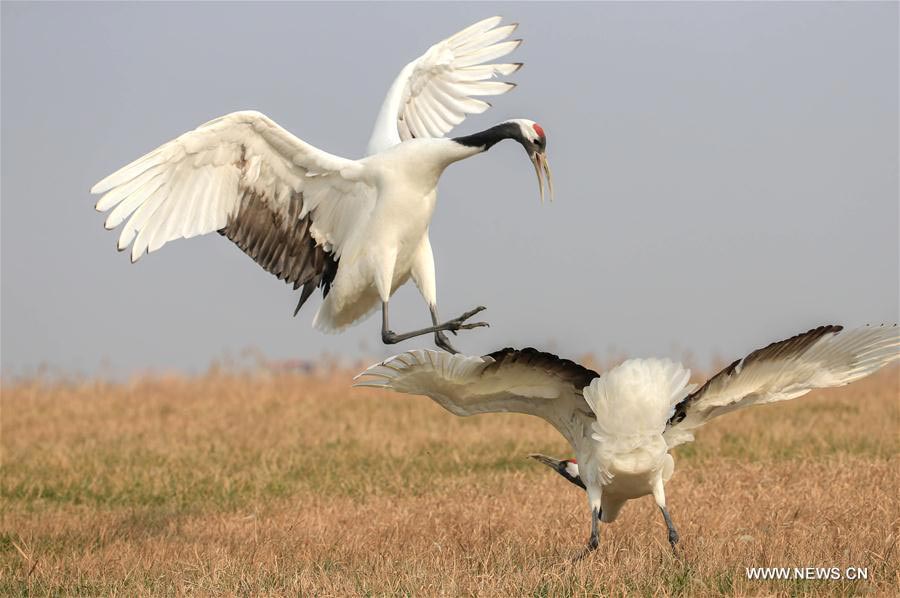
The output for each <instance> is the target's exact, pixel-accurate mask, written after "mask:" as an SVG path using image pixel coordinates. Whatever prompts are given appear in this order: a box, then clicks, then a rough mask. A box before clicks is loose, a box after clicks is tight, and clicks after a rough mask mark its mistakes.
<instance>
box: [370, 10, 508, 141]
mask: <svg viewBox="0 0 900 598" xmlns="http://www.w3.org/2000/svg"><path fill="white" fill-rule="evenodd" d="M501 20H502V19H501V18H500V17H491V18H489V19H484V20H482V21H479V22H477V23H475V24H474V25H470V26H468V27H466V28H465V29H463V30H462V31H459V32H457V33H455V34H453V35H451V36H450V37H448V38H447V39H444V40H441V41H439V42H438V43H436V44H434V45H433V46H431V47H430V48H428V50H427V51H426V52H425V53H424V54H422V55H421V56H419V57H418V58H416V59H415V60H413V61H412V62H410V63H409V64H407V65H406V66H405V67H403V70H401V71H400V74H399V75H398V76H397V78H396V79H395V80H394V83H393V84H392V85H391V88H390V89H389V90H388V93H387V96H386V97H385V99H384V103H383V104H382V106H381V110H380V112H379V113H378V118H377V119H376V121H375V128H374V130H373V131H372V137H371V138H370V139H369V149H368V151H369V154H370V155H371V154H375V153H378V152H381V151H384V150H386V149H388V148H389V147H392V146H394V145H397V144H398V143H400V142H401V141H406V140H407V139H413V138H420V137H443V136H444V134H445V133H447V132H448V131H449V130H450V129H452V128H453V127H455V126H456V125H458V124H459V123H461V122H462V121H463V120H464V119H465V118H466V115H468V114H480V113H482V112H484V111H485V110H487V109H488V108H490V104H488V103H487V102H485V101H482V100H479V99H476V98H475V96H492V95H499V94H503V93H506V92H507V91H509V90H510V89H512V88H513V87H515V84H513V83H506V82H504V81H492V80H491V79H493V78H494V77H497V76H500V75H503V76H505V75H511V74H512V73H514V72H516V71H517V70H519V69H520V68H521V67H522V64H521V63H513V64H485V63H487V62H489V61H491V60H495V59H497V58H500V57H501V56H505V55H506V54H509V53H510V52H512V51H513V50H515V49H516V48H518V47H519V44H521V43H522V40H518V39H517V40H507V39H506V38H507V37H509V36H510V35H511V34H512V32H513V31H515V30H516V27H517V25H515V24H512V25H504V26H503V27H497V25H499V24H500V21H501Z"/></svg>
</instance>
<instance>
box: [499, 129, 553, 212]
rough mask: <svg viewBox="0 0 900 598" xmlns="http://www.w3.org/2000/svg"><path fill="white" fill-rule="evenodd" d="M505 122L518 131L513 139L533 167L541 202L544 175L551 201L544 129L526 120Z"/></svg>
mask: <svg viewBox="0 0 900 598" xmlns="http://www.w3.org/2000/svg"><path fill="white" fill-rule="evenodd" d="M507 122H509V123H512V124H515V125H516V126H517V127H518V129H519V130H518V135H515V139H516V141H518V142H519V143H521V144H522V147H524V148H525V151H526V152H527V153H528V157H529V158H530V159H531V163H532V164H533V165H534V172H535V174H537V178H538V185H539V186H540V189H541V202H543V201H544V175H545V174H546V175H547V191H549V193H550V200H551V201H552V200H553V175H552V174H551V173H550V162H548V161H547V135H546V134H545V133H544V128H543V127H541V125H539V124H537V123H536V122H534V121H533V120H528V119H527V118H516V119H513V120H510V121H507Z"/></svg>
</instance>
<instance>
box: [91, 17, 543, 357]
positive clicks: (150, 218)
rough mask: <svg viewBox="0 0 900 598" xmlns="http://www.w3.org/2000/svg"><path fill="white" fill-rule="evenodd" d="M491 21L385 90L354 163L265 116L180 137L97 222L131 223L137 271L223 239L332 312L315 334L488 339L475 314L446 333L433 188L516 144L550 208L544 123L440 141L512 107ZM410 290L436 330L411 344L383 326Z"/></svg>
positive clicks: (137, 173) (125, 182) (505, 29)
mask: <svg viewBox="0 0 900 598" xmlns="http://www.w3.org/2000/svg"><path fill="white" fill-rule="evenodd" d="M500 20H501V19H500V18H499V17H493V18H490V19H485V20H483V21H480V22H478V23H475V24H474V25H471V26H469V27H467V28H466V29H463V30H462V31H460V32H458V33H456V34H454V35H452V36H450V37H448V38H447V39H445V40H443V41H441V42H438V43H437V44H435V45H434V46H432V47H431V48H429V49H428V51H427V52H425V53H424V54H423V55H422V56H420V57H419V58H417V59H416V60H414V61H412V62H410V63H409V64H408V65H406V66H405V67H404V68H403V70H402V71H401V72H400V75H399V76H398V77H397V79H396V81H394V83H393V85H391V87H390V90H389V91H388V94H387V97H386V98H385V101H384V104H383V106H382V108H381V111H380V113H379V116H378V119H377V122H376V123H375V129H374V131H373V133H372V137H371V139H370V141H369V152H370V155H369V156H368V157H365V158H363V159H360V160H350V159H346V158H341V157H339V156H335V155H332V154H329V153H327V152H324V151H322V150H320V149H318V148H316V147H313V146H312V145H310V144H308V143H306V142H305V141H303V140H301V139H299V138H297V137H295V136H294V135H292V134H291V133H289V132H288V131H286V130H285V129H283V128H281V127H280V126H278V124H276V123H275V122H274V121H272V120H271V119H270V118H268V117H267V116H265V115H264V114H260V113H259V112H252V111H244V112H235V113H232V114H227V115H225V116H222V117H219V118H217V119H215V120H212V121H210V122H208V123H206V124H204V125H201V126H200V127H198V128H197V129H195V130H193V131H190V132H188V133H185V134H183V135H181V136H180V137H178V138H176V139H174V140H173V141H170V142H168V143H166V144H164V145H162V146H160V147H158V148H157V149H155V150H153V151H152V152H150V153H149V154H147V155H145V156H143V157H141V158H138V159H137V160H135V161H134V162H132V163H131V164H129V165H127V166H125V167H123V168H121V169H120V170H118V171H116V172H115V173H113V174H111V175H110V176H108V177H106V178H105V179H103V180H102V181H100V182H99V183H97V184H96V185H94V187H93V188H92V189H91V192H92V193H98V194H99V193H102V194H104V195H103V197H101V198H100V200H99V201H98V202H97V205H96V207H97V210H99V211H101V212H105V211H108V210H112V211H111V212H110V214H109V216H108V217H107V219H106V228H108V229H113V228H116V227H117V226H119V225H120V224H122V223H123V222H124V223H125V226H124V227H123V229H122V232H121V235H120V236H119V241H118V247H119V250H125V249H126V248H127V247H128V246H129V245H130V246H131V259H132V261H136V260H137V259H138V258H140V257H141V256H142V255H143V254H144V253H145V252H147V253H152V252H154V251H156V250H157V249H159V248H160V247H162V246H163V245H165V244H166V243H168V242H169V241H173V240H175V239H181V238H190V237H193V236H195V235H202V234H206V233H211V232H215V231H218V232H219V233H221V234H222V235H224V236H226V237H228V238H229V239H230V240H231V241H233V242H234V243H235V244H236V245H237V246H238V247H240V248H241V249H242V250H243V251H244V252H245V253H246V254H247V255H249V256H250V257H251V258H252V259H253V260H255V261H256V262H257V263H258V264H259V265H260V266H262V267H263V268H265V269H266V270H267V271H268V272H270V273H272V274H274V275H275V276H277V277H278V278H279V279H281V280H284V281H285V282H287V283H289V284H293V285H294V289H297V288H300V287H302V290H301V292H300V297H299V301H298V303H297V308H296V309H295V311H294V314H295V315H296V313H297V311H299V309H300V308H301V307H302V306H303V304H304V302H305V301H306V300H307V299H308V298H309V297H310V295H311V294H312V293H313V291H315V289H316V288H321V289H322V294H323V296H324V301H323V303H322V305H321V307H320V308H319V311H318V313H317V314H316V316H315V319H314V321H313V325H314V326H315V327H316V328H318V329H320V330H322V331H326V332H337V331H340V330H342V329H344V328H346V327H347V326H350V325H352V324H355V323H357V322H359V321H360V320H361V319H363V318H364V317H366V316H368V315H369V314H371V313H372V312H373V311H375V310H376V309H377V308H378V307H381V311H382V329H381V337H382V340H383V341H384V342H385V343H389V344H390V343H397V342H400V341H403V340H406V339H408V338H412V337H414V336H419V335H423V334H430V333H433V334H434V337H435V343H436V344H437V345H438V346H439V347H441V348H444V349H446V350H448V351H451V352H455V349H454V348H453V347H452V346H451V345H450V343H449V341H448V339H447V337H446V336H445V335H444V331H451V332H454V333H455V332H456V331H457V330H460V329H469V328H475V327H478V326H485V325H486V324H485V323H484V322H475V323H467V322H466V320H468V319H469V318H471V317H472V316H473V315H475V314H476V313H478V312H479V311H481V310H483V309H484V308H483V307H477V308H475V309H473V310H470V311H468V312H466V313H464V314H463V315H461V316H460V317H458V318H454V319H452V320H448V321H446V322H440V321H439V317H438V311H437V290H436V287H435V272H434V258H433V257H432V252H431V244H430V242H429V240H428V227H429V224H430V222H431V216H432V213H433V212H434V207H435V201H436V187H437V183H438V179H439V178H440V176H441V173H442V172H443V171H444V169H445V168H447V167H448V166H449V165H450V164H452V163H454V162H457V161H459V160H463V159H465V158H469V157H471V156H474V155H476V154H480V153H482V152H485V151H487V150H489V149H490V148H491V147H493V146H494V145H495V144H496V143H498V142H499V141H502V140H504V139H512V140H515V141H517V142H518V143H520V144H521V145H522V147H524V148H525V151H526V152H527V153H528V155H529V157H530V158H531V161H532V163H533V164H534V168H535V170H536V171H537V174H538V184H539V186H540V190H541V199H542V200H543V197H544V181H543V177H542V175H543V174H546V176H547V183H546V184H547V187H548V190H549V191H550V193H551V194H552V189H553V187H552V180H551V178H550V176H551V175H550V168H549V165H548V163H547V160H546V147H547V145H546V137H545V135H544V131H543V129H542V128H541V127H540V125H538V124H537V123H535V122H533V121H530V120H524V119H515V120H509V121H506V122H503V123H501V124H499V125H496V126H494V127H491V128H489V129H487V130H485V131H481V132H480V133H475V134H473V135H468V136H464V137H456V138H453V139H448V138H444V137H443V135H444V134H445V133H447V132H448V131H449V130H450V129H451V128H453V127H454V126H455V125H457V124H459V123H460V122H462V121H463V119H465V117H466V115H468V114H474V113H480V112H483V111H484V110H486V109H487V108H488V107H489V104H488V103H486V102H484V101H482V100H479V99H476V98H475V97H474V96H488V95H498V94H502V93H505V92H507V91H509V90H510V89H512V88H513V87H514V84H512V83H506V82H501V81H494V80H493V79H494V77H496V76H505V75H510V74H512V73H514V72H515V71H517V70H518V69H519V68H520V67H521V66H522V65H521V64H520V63H509V64H486V63H489V62H490V61H492V60H495V59H497V58H499V57H501V56H504V55H506V54H508V53H509V52H511V51H513V50H514V49H515V48H517V47H518V46H519V44H520V43H521V40H507V38H508V37H509V36H510V34H511V33H512V32H513V31H514V30H515V28H516V25H515V24H513V25H505V26H498V25H499V24H500ZM410 277H411V278H412V279H413V280H414V281H415V283H416V285H417V286H418V287H419V289H420V291H421V293H422V296H423V297H424V299H425V302H426V303H427V304H428V309H429V311H430V314H431V321H432V324H433V325H432V326H429V327H427V328H422V329H421V330H415V331H412V332H407V333H403V334H397V333H395V332H393V331H392V330H391V328H390V325H389V323H388V302H389V300H390V297H391V295H392V294H393V293H394V291H396V290H397V288H399V287H400V286H401V285H403V284H404V283H406V282H407V281H408V280H409V279H410Z"/></svg>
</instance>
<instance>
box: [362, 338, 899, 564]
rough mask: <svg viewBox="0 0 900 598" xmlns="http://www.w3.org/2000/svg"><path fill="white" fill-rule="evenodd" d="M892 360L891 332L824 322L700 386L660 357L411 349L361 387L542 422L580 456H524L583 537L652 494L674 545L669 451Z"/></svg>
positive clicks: (368, 374)
mask: <svg viewBox="0 0 900 598" xmlns="http://www.w3.org/2000/svg"><path fill="white" fill-rule="evenodd" d="M898 359H900V334H898V329H897V327H896V326H891V327H885V326H881V327H865V328H858V329H855V330H848V331H843V330H842V327H840V326H820V327H819V328H815V329H813V330H810V331H808V332H806V333H803V334H799V335H797V336H794V337H791V338H789V339H787V340H784V341H779V342H776V343H772V344H771V345H768V346H767V347H764V348H762V349H758V350H757V351H753V352H752V353H750V354H748V355H747V356H746V357H744V358H743V359H739V360H737V361H735V362H734V363H732V364H731V365H729V366H728V367H727V368H725V369H724V370H722V371H721V372H719V373H718V374H716V375H715V376H713V377H712V378H710V379H709V380H708V381H707V382H706V383H705V384H704V385H703V386H701V387H699V388H697V385H695V384H690V383H689V379H690V371H689V370H688V369H686V368H684V367H683V366H681V365H680V364H678V363H675V362H673V361H670V360H668V359H631V360H628V361H626V362H624V363H622V364H620V365H618V366H616V367H615V368H612V369H611V370H609V371H607V372H605V373H603V374H598V373H597V372H595V371H593V370H589V369H587V368H585V367H583V366H580V365H578V364H576V363H574V362H572V361H569V360H565V359H560V358H559V357H557V356H555V355H551V354H549V353H543V352H540V351H537V350H535V349H523V350H514V349H503V350H501V351H497V352H495V353H491V354H490V355H485V356H484V357H465V356H462V355H449V354H447V353H441V352H436V351H422V350H419V351H410V352H407V353H403V354H400V355H397V356H395V357H392V358H390V359H387V360H385V361H384V362H382V363H380V364H376V365H374V366H372V367H370V368H369V369H367V370H365V371H364V372H362V373H361V374H360V375H359V376H357V379H358V380H359V381H358V382H357V386H369V387H374V388H385V389H390V390H393V391H396V392H402V393H410V394H423V395H426V396H429V397H431V398H432V399H433V400H434V401H436V402H437V403H439V404H440V405H442V406H443V407H445V408H446V409H447V410H449V411H451V412H452V413H454V414H456V415H460V416H467V415H474V414H478V413H492V412H514V413H523V414H527V415H533V416H536V417H540V418H542V419H544V420H546V421H547V422H549V423H550V424H551V425H552V426H553V427H555V428H556V429H557V430H559V432H560V433H561V434H562V435H563V436H564V437H565V438H566V440H567V441H568V442H569V443H570V444H571V446H572V449H573V451H574V453H575V456H576V459H572V460H565V461H560V460H558V459H553V458H551V457H546V456H544V455H532V456H533V457H535V458H537V459H538V460H539V461H541V462H543V463H545V464H546V465H549V466H550V467H552V468H553V469H555V470H556V471H557V472H558V473H559V474H560V475H562V476H563V477H565V478H566V479H567V480H569V481H570V482H572V483H573V484H576V485H578V486H580V487H582V488H584V489H585V490H586V491H587V498H588V503H589V506H590V509H591V517H592V519H591V537H590V540H589V542H588V546H587V548H586V549H585V551H584V552H582V553H581V555H579V556H583V555H584V554H586V553H587V552H590V551H591V550H594V549H596V548H597V546H598V543H599V531H598V524H599V523H600V522H601V521H602V522H604V523H610V522H612V521H615V519H616V517H618V515H619V512H620V510H621V508H622V506H623V505H624V504H625V503H626V502H627V501H628V500H632V499H635V498H640V497H642V496H646V495H653V497H654V500H655V501H656V504H657V505H658V506H659V508H660V510H661V511H662V514H663V517H664V519H665V522H666V526H667V528H668V533H669V542H670V543H671V544H672V546H673V548H674V546H675V544H676V542H677V541H678V534H677V532H676V531H675V527H674V524H673V523H672V520H671V518H670V516H669V512H668V509H667V507H666V495H665V483H666V482H667V481H668V480H669V479H670V478H671V476H672V474H673V472H674V468H675V462H674V459H673V458H672V456H671V455H670V454H669V451H670V450H671V449H672V448H673V447H675V446H678V445H679V444H682V443H684V442H689V441H691V440H693V433H694V431H695V430H696V428H698V427H699V426H701V425H703V424H705V423H706V422H708V421H709V420H711V419H713V418H715V417H718V416H720V415H724V414H726V413H730V412H731V411H734V410H736V409H741V408H744V407H748V406H751V405H755V404H763V403H771V402H776V401H785V400H790V399H794V398H797V397H800V396H802V395H804V394H806V393H808V392H809V391H810V390H812V389H814V388H827V387H832V386H843V385H845V384H849V383H851V382H853V381H855V380H858V379H860V378H863V377H865V376H868V375H869V374H871V373H873V372H875V371H876V370H878V369H880V368H882V367H884V366H886V365H888V364H890V363H892V362H894V361H896V360H898Z"/></svg>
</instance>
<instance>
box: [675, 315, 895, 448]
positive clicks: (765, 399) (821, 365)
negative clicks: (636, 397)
mask: <svg viewBox="0 0 900 598" xmlns="http://www.w3.org/2000/svg"><path fill="white" fill-rule="evenodd" d="M842 330H843V328H842V327H841V326H820V327H819V328H815V329H813V330H810V331H808V332H805V333H803V334H798V335H797V336H794V337H792V338H789V339H787V340H783V341H779V342H777V343H772V344H771V345H769V346H767V347H764V348H762V349H759V350H756V351H754V352H753V353H750V354H749V355H747V356H746V357H744V358H743V359H739V360H737V361H735V362H734V363H732V364H731V365H729V366H728V367H726V368H725V369H724V370H722V371H721V372H719V373H718V374H716V375H715V376H713V377H712V378H710V379H709V380H708V381H707V382H706V384H704V385H703V386H701V387H700V388H699V389H698V390H697V391H695V392H693V393H691V394H689V395H688V396H687V397H685V399H684V400H683V401H681V402H680V403H679V404H678V405H676V406H675V413H674V414H673V415H672V417H671V418H670V419H669V422H668V425H667V428H666V431H665V434H664V437H665V439H666V442H667V444H668V445H669V446H670V447H672V446H676V445H678V444H681V443H683V442H689V441H691V440H693V438H694V437H693V434H692V432H693V430H694V429H695V428H697V427H699V426H701V425H703V424H704V423H706V422H707V421H709V420H710V419H712V418H714V417H717V416H719V415H723V414H725V413H729V412H731V411H734V410H735V409H741V408H743V407H749V406H750V405H756V404H760V403H773V402H775V401H787V400H789V399H795V398H797V397H800V396H802V395H804V394H806V393H808V392H809V391H810V390H812V389H814V388H828V387H831V386H843V385H845V384H849V383H851V382H853V381H855V380H859V379H860V378H863V377H865V376H868V375H869V374H871V373H872V372H874V371H876V370H878V369H879V368H881V367H883V366H885V365H887V364H889V363H891V362H892V361H894V360H896V359H898V358H900V334H898V328H897V327H896V325H895V326H879V327H865V328H857V329H855V330H847V331H842Z"/></svg>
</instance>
